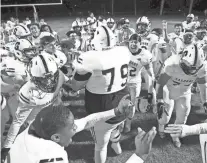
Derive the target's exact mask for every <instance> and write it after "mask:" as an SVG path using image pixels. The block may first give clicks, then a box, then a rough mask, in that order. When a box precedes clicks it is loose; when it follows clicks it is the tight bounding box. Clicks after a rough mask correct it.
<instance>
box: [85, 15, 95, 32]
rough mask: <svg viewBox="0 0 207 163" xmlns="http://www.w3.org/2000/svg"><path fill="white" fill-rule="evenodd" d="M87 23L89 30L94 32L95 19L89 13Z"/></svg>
mask: <svg viewBox="0 0 207 163" xmlns="http://www.w3.org/2000/svg"><path fill="white" fill-rule="evenodd" d="M87 21H88V23H89V29H90V30H95V23H96V17H95V16H94V14H93V13H92V12H90V13H89V17H88V18H87Z"/></svg>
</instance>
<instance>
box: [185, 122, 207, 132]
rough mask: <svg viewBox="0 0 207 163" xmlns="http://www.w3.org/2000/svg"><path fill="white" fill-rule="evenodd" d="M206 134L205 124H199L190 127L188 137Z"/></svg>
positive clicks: (206, 126)
mask: <svg viewBox="0 0 207 163" xmlns="http://www.w3.org/2000/svg"><path fill="white" fill-rule="evenodd" d="M200 134H207V123H200V124H195V125H192V126H190V131H189V135H200Z"/></svg>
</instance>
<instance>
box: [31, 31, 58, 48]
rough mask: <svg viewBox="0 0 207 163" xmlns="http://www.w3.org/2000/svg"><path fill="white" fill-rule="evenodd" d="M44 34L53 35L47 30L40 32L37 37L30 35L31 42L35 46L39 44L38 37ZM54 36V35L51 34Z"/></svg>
mask: <svg viewBox="0 0 207 163" xmlns="http://www.w3.org/2000/svg"><path fill="white" fill-rule="evenodd" d="M44 36H53V34H51V33H49V32H41V33H40V35H39V36H38V37H33V36H32V43H33V44H34V45H35V46H39V44H40V39H41V38H42V37H44ZM53 37H54V36H53Z"/></svg>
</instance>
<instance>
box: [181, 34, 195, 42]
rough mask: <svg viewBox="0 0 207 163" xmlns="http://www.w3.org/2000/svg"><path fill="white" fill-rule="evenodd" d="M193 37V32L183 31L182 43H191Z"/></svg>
mask: <svg viewBox="0 0 207 163" xmlns="http://www.w3.org/2000/svg"><path fill="white" fill-rule="evenodd" d="M193 37H194V35H193V33H191V32H187V33H185V34H184V35H183V42H184V44H186V45H189V44H191V43H192V42H193Z"/></svg>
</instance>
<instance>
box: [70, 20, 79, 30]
mask: <svg viewBox="0 0 207 163" xmlns="http://www.w3.org/2000/svg"><path fill="white" fill-rule="evenodd" d="M72 29H73V30H74V31H79V32H80V31H81V25H80V23H79V22H78V21H77V20H76V21H74V22H73V23H72Z"/></svg>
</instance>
